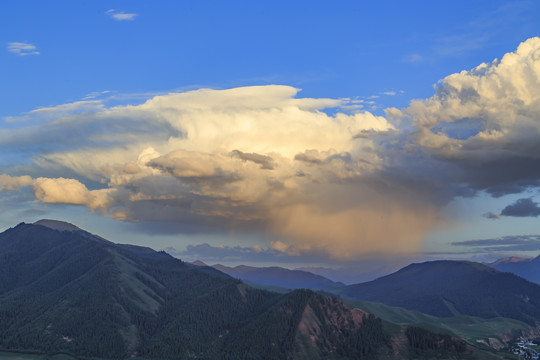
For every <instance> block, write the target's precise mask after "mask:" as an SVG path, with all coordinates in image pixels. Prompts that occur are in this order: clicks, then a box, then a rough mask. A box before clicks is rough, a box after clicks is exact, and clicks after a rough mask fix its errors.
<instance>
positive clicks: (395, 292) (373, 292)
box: [341, 261, 540, 325]
mask: <svg viewBox="0 0 540 360" xmlns="http://www.w3.org/2000/svg"><path fill="white" fill-rule="evenodd" d="M341 293H342V294H343V295H344V296H347V297H349V298H353V299H358V300H368V301H376V302H382V303H384V304H387V305H392V306H399V307H404V308H406V309H411V310H418V311H421V312H423V313H426V314H430V315H434V316H440V317H449V316H455V315H459V314H464V315H471V316H478V317H483V318H493V317H506V318H511V319H516V320H520V321H523V322H525V323H528V324H531V325H534V324H535V323H536V322H538V321H540V286H539V285H536V284H533V283H531V282H529V281H527V280H525V279H522V278H520V277H518V276H516V275H514V274H509V273H502V272H499V271H497V270H495V269H492V268H490V267H488V266H485V265H482V264H478V263H473V262H466V261H433V262H426V263H421V264H411V265H409V266H407V267H405V268H403V269H401V270H399V271H397V272H395V273H393V274H390V275H387V276H384V277H382V278H379V279H377V280H373V281H370V282H366V283H362V284H356V285H350V286H347V287H346V288H344V289H343V290H342V291H341Z"/></svg>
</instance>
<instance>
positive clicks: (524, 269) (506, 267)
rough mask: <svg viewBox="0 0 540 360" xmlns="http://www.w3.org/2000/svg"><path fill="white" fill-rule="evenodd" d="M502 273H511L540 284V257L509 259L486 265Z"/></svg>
mask: <svg viewBox="0 0 540 360" xmlns="http://www.w3.org/2000/svg"><path fill="white" fill-rule="evenodd" d="M486 265H488V266H490V267H492V268H494V269H497V270H499V271H502V272H510V273H513V274H516V275H518V276H521V277H522V278H524V279H527V280H529V281H532V282H534V283H537V284H540V256H538V257H536V258H534V259H530V258H518V257H508V258H503V259H499V260H497V261H495V262H493V263H490V264H486Z"/></svg>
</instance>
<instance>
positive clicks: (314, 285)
mask: <svg viewBox="0 0 540 360" xmlns="http://www.w3.org/2000/svg"><path fill="white" fill-rule="evenodd" d="M199 265H200V263H199ZM212 267H213V268H215V269H217V270H219V271H221V272H224V273H225V274H227V275H229V276H231V277H233V278H236V279H240V280H243V281H246V282H249V283H254V284H259V285H263V286H269V287H282V288H286V289H312V290H332V289H337V288H340V287H343V286H345V284H343V283H340V282H335V281H332V280H329V279H327V278H325V277H323V276H320V275H316V274H313V273H310V272H307V271H301V270H289V269H285V268H282V267H277V266H272V267H252V266H245V265H240V266H236V267H228V266H224V265H220V264H217V265H212Z"/></svg>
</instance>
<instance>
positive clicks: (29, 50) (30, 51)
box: [7, 42, 39, 56]
mask: <svg viewBox="0 0 540 360" xmlns="http://www.w3.org/2000/svg"><path fill="white" fill-rule="evenodd" d="M7 48H8V51H9V52H12V53H14V54H16V55H18V56H26V55H39V51H37V47H36V45H33V44H30V43H22V42H10V43H8V47H7Z"/></svg>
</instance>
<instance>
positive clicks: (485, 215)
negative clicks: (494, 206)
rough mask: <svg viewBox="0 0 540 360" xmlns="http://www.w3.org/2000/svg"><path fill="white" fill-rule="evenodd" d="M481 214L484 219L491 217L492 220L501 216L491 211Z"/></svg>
mask: <svg viewBox="0 0 540 360" xmlns="http://www.w3.org/2000/svg"><path fill="white" fill-rule="evenodd" d="M482 216H483V217H485V218H486V219H492V220H499V219H500V218H501V216H500V215H499V214H495V213H494V212H491V211H489V212H487V213H485V214H483V215H482Z"/></svg>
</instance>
